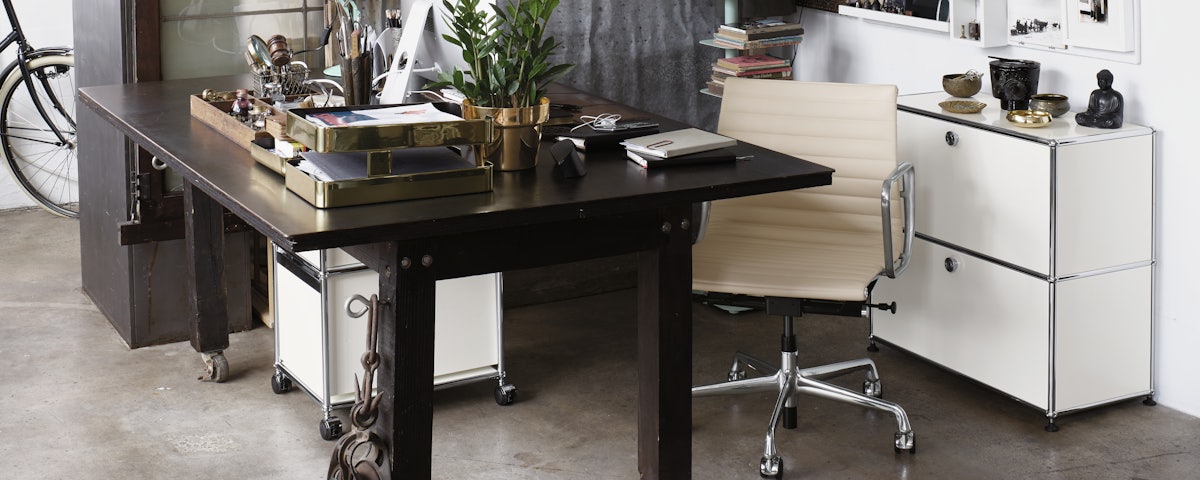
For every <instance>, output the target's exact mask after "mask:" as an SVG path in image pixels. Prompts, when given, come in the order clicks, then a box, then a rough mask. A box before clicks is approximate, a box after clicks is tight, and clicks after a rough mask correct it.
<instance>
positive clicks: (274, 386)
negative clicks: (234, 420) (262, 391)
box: [271, 372, 292, 395]
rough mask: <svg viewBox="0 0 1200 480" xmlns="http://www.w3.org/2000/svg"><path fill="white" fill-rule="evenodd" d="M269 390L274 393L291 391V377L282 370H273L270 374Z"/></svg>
mask: <svg viewBox="0 0 1200 480" xmlns="http://www.w3.org/2000/svg"><path fill="white" fill-rule="evenodd" d="M271 391H272V392H275V394H276V395H278V394H282V393H287V392H290V391H292V379H290V378H288V376H287V375H284V374H283V372H275V374H274V375H271Z"/></svg>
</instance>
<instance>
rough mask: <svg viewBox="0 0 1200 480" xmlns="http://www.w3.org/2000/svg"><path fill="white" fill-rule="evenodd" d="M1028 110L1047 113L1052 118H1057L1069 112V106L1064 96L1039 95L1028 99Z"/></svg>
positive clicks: (1053, 94)
mask: <svg viewBox="0 0 1200 480" xmlns="http://www.w3.org/2000/svg"><path fill="white" fill-rule="evenodd" d="M1029 109H1030V110H1041V111H1043V112H1046V113H1049V114H1050V116H1052V117H1057V116H1059V115H1062V114H1064V113H1067V112H1068V111H1070V110H1071V104H1070V103H1068V102H1067V96H1066V95H1059V94H1057V93H1039V94H1037V95H1034V96H1032V97H1029Z"/></svg>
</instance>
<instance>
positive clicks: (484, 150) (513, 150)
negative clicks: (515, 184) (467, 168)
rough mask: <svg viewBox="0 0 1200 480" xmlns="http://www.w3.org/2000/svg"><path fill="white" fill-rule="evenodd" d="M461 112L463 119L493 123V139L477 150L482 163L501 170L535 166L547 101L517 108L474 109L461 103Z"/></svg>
mask: <svg viewBox="0 0 1200 480" xmlns="http://www.w3.org/2000/svg"><path fill="white" fill-rule="evenodd" d="M462 111H463V118H464V119H466V120H480V119H485V118H489V117H490V118H491V119H492V121H493V122H495V124H496V132H497V135H496V137H495V138H496V139H495V140H494V141H492V143H486V144H483V145H480V146H479V147H478V148H479V149H480V151H479V154H480V155H482V156H483V159H484V160H487V161H489V162H491V163H492V165H493V166H494V167H495V168H497V169H499V170H502V171H515V170H528V169H530V168H533V167H536V166H537V157H538V148H540V147H541V144H542V124H543V123H546V120H547V119H549V118H550V99H549V98H544V97H543V98H542V100H541V101H540V102H538V105H536V106H532V107H517V108H493V107H477V106H475V105H471V102H470V101H469V100H464V101H463V104H462Z"/></svg>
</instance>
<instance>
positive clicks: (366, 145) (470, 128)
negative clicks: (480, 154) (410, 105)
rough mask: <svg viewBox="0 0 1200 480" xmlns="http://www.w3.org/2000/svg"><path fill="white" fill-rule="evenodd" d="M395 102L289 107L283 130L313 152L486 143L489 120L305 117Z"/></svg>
mask: <svg viewBox="0 0 1200 480" xmlns="http://www.w3.org/2000/svg"><path fill="white" fill-rule="evenodd" d="M396 106H397V105H356V106H349V107H327V108H293V109H290V110H288V112H287V130H286V133H287V135H288V136H289V137H292V139H294V140H296V141H298V142H300V143H302V144H304V146H306V147H308V148H310V149H312V150H313V151H316V152H322V153H328V152H362V151H370V150H389V149H392V148H397V147H436V146H444V145H475V144H481V143H490V142H491V141H492V140H493V136H494V135H495V133H494V127H493V124H492V122H491V121H489V120H461V121H454V122H428V123H398V124H389V125H367V126H353V125H347V126H324V125H317V124H316V123H313V122H312V121H310V120H308V119H307V117H308V116H309V115H317V114H321V113H330V112H345V111H351V110H373V109H379V108H390V107H396ZM434 106H435V107H437V108H438V110H442V111H444V112H448V113H454V114H455V115H458V113H457V112H453V111H452V110H453V107H457V105H453V104H447V103H435V104H434Z"/></svg>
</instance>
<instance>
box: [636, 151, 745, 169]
mask: <svg viewBox="0 0 1200 480" xmlns="http://www.w3.org/2000/svg"><path fill="white" fill-rule="evenodd" d="M625 155H626V156H628V157H629V159H630V160H632V161H633V163H636V164H638V165H641V167H642V168H658V167H674V166H679V165H703V164H711V163H733V162H734V161H736V160H737V155H736V154H734V153H733V152H732V151H730V150H729V149H727V148H718V149H714V150H706V151H703V152H699V153H689V154H687V155H679V156H674V157H667V158H662V157H655V156H653V155H644V154H641V153H637V152H634V151H631V150H626V151H625Z"/></svg>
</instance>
